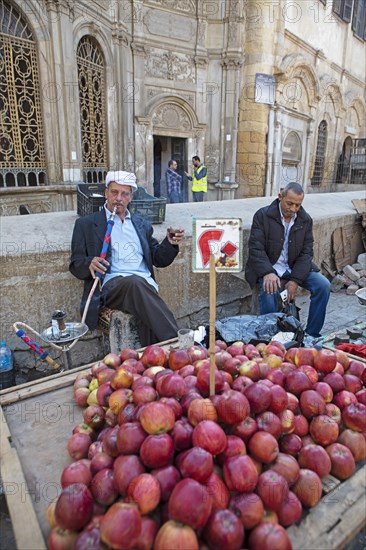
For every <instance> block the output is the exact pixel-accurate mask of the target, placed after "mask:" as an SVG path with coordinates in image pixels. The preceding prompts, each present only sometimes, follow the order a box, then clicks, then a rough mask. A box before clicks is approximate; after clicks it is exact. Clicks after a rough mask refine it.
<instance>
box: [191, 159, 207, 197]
mask: <svg viewBox="0 0 366 550" xmlns="http://www.w3.org/2000/svg"><path fill="white" fill-rule="evenodd" d="M202 168H205V167H204V166H203V164H201V166H199V167H198V168H197V170H196V173H197V174H199V173H200V172H201V170H202ZM192 191H203V192H204V193H207V172H206V175H205V176H204V177H203V178H202V179H200V180H198V179H196V178H195V176H194V172H193V174H192Z"/></svg>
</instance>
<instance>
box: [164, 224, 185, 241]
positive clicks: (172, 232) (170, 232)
mask: <svg viewBox="0 0 366 550" xmlns="http://www.w3.org/2000/svg"><path fill="white" fill-rule="evenodd" d="M166 236H167V239H168V241H169V242H170V244H174V245H176V244H179V243H180V242H181V240H182V239H183V237H184V229H172V228H171V227H168V229H167V230H166Z"/></svg>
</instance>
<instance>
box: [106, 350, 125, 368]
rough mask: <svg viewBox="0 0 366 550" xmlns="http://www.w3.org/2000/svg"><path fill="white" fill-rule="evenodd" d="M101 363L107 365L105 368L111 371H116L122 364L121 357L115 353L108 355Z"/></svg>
mask: <svg viewBox="0 0 366 550" xmlns="http://www.w3.org/2000/svg"><path fill="white" fill-rule="evenodd" d="M103 363H104V364H105V365H107V367H111V368H112V369H116V368H117V367H119V366H120V364H121V363H122V361H121V357H120V356H119V355H117V354H116V353H108V355H106V356H105V357H104V359H103Z"/></svg>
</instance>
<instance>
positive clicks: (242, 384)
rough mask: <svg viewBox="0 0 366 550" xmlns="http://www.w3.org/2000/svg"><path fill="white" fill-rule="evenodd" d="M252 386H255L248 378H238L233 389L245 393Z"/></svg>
mask: <svg viewBox="0 0 366 550" xmlns="http://www.w3.org/2000/svg"><path fill="white" fill-rule="evenodd" d="M251 384H254V382H253V380H251V379H250V378H248V377H247V376H238V377H237V378H236V379H235V380H234V382H233V385H232V389H233V390H237V391H240V392H241V393H244V391H245V388H246V387H247V386H250V385H251Z"/></svg>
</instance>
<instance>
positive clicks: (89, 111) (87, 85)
mask: <svg viewBox="0 0 366 550" xmlns="http://www.w3.org/2000/svg"><path fill="white" fill-rule="evenodd" d="M76 56H77V66H78V77H79V100H80V125H81V141H82V158H83V180H84V181H85V182H88V183H93V182H95V183H98V182H101V181H104V179H105V174H106V170H107V138H106V123H105V121H106V109H105V91H104V82H105V70H104V60H103V56H102V53H101V51H100V48H99V45H98V43H97V42H96V40H95V39H94V38H92V37H91V36H84V37H83V38H82V39H81V40H80V42H79V45H78V48H77V53H76Z"/></svg>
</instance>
